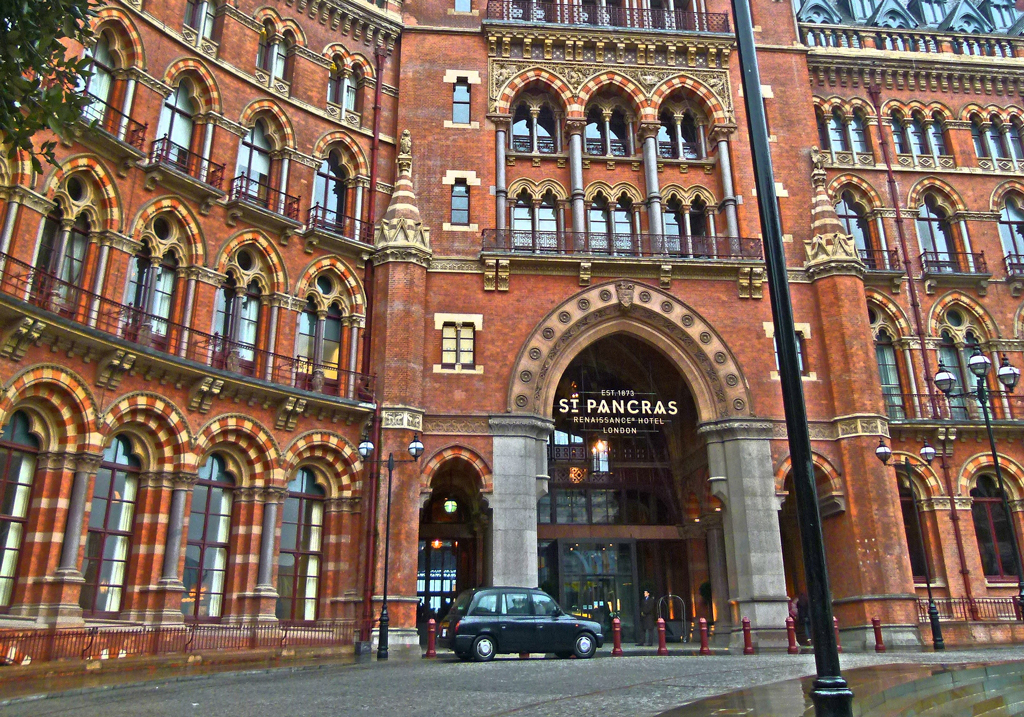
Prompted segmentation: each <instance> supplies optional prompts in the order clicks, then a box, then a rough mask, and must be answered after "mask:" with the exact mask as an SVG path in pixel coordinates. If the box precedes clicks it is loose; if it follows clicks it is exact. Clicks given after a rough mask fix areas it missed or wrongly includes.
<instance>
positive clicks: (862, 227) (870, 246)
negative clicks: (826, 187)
mask: <svg viewBox="0 0 1024 717" xmlns="http://www.w3.org/2000/svg"><path fill="white" fill-rule="evenodd" d="M835 209H836V216H838V217H839V221H840V223H841V224H842V225H843V231H844V232H845V233H846V234H848V235H849V236H852V237H853V243H854V245H855V246H856V247H857V253H858V254H859V255H860V258H861V259H863V260H864V263H865V264H867V267H868V268H869V269H879V268H882V269H884V268H886V267H885V263H884V261H880V257H879V256H878V254H877V252H876V251H874V249H875V247H874V242H873V241H872V236H871V229H870V226H871V225H870V223H869V222H868V218H867V212H866V210H865V209H864V205H863V204H861V203H860V202H858V201H857V200H856V198H855V197H854V195H853V192H850V191H846V192H843V193H842V194H841V195H839V201H838V202H836V205H835Z"/></svg>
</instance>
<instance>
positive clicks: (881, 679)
mask: <svg viewBox="0 0 1024 717" xmlns="http://www.w3.org/2000/svg"><path fill="white" fill-rule="evenodd" d="M843 676H844V677H845V678H846V681H847V683H848V684H849V685H850V688H851V689H852V690H853V693H854V695H855V698H854V703H853V714H854V717H859V716H860V715H864V716H867V715H872V716H873V717H888V716H889V715H892V716H893V717H895V716H896V715H904V714H908V713H912V714H914V715H925V714H926V715H929V717H940V716H946V715H948V716H950V717H953V716H959V715H975V716H978V715H1007V714H1020V713H1024V663H1020V662H1006V663H974V664H970V663H968V664H959V665H942V664H937V665H918V664H894V665H874V666H871V667H860V668H856V669H852V670H844V672H843ZM813 686H814V678H813V677H804V678H800V679H795V680H786V681H784V682H776V683H774V684H770V685H762V686H758V687H750V688H747V689H743V690H737V691H735V692H730V693H728V694H724V695H718V696H717V697H710V698H708V699H704V700H700V701H698V702H693V703H691V704H688V705H686V706H684V707H677V708H675V709H672V710H669V711H667V712H663V713H662V714H661V715H660V716H659V717H705V716H706V715H757V717H798V716H799V715H808V716H810V715H813V714H814V708H813V703H812V702H811V698H810V691H811V689H812V688H813Z"/></svg>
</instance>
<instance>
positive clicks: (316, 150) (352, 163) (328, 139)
mask: <svg viewBox="0 0 1024 717" xmlns="http://www.w3.org/2000/svg"><path fill="white" fill-rule="evenodd" d="M332 146H339V147H340V148H341V154H342V156H343V157H344V158H345V164H346V165H348V169H349V170H351V172H352V174H353V175H360V176H367V175H368V174H369V173H370V165H369V164H368V163H367V161H366V155H364V154H363V150H362V149H361V148H360V146H359V145H358V144H356V142H355V140H353V139H352V137H351V136H350V135H349V134H348V132H343V131H341V130H336V131H334V132H328V133H326V134H324V135H323V136H321V137H320V139H318V140H317V141H316V144H315V145H314V146H313V156H314V157H326V156H327V153H328V152H329V151H330V149H331V147H332Z"/></svg>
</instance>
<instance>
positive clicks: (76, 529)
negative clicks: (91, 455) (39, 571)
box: [57, 464, 99, 574]
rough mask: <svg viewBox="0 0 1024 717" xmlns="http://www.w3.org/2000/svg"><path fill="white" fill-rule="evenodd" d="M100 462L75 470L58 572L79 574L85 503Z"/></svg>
mask: <svg viewBox="0 0 1024 717" xmlns="http://www.w3.org/2000/svg"><path fill="white" fill-rule="evenodd" d="M98 467H99V464H97V465H96V466H94V467H92V469H91V471H90V470H85V469H80V470H77V471H75V478H74V481H73V482H72V484H71V498H70V499H69V502H68V520H67V523H65V525H64V542H63V543H62V544H61V548H60V567H58V568H57V572H58V573H71V574H77V573H78V572H79V567H78V550H79V548H80V547H81V545H82V521H83V519H84V517H85V503H86V499H87V497H88V494H89V478H90V476H93V475H96V470H97V469H98Z"/></svg>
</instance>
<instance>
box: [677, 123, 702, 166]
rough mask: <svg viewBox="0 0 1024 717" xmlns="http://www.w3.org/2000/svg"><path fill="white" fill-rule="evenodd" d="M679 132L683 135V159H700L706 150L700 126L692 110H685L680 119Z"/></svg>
mask: <svg viewBox="0 0 1024 717" xmlns="http://www.w3.org/2000/svg"><path fill="white" fill-rule="evenodd" d="M679 134H680V136H681V137H682V148H681V150H682V151H681V156H682V158H683V159H700V158H702V157H703V156H704V151H703V149H702V147H701V141H700V127H699V126H698V125H697V119H696V118H695V117H694V116H693V113H692V112H684V113H683V118H682V119H681V120H680V121H679Z"/></svg>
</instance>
